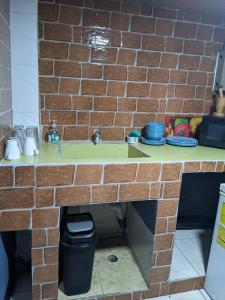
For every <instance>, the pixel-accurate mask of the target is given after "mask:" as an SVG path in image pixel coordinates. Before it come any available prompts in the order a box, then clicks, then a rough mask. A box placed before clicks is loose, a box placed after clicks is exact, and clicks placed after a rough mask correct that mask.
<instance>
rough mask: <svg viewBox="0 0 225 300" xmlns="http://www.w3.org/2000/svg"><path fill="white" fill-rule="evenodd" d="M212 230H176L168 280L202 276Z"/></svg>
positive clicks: (205, 265)
mask: <svg viewBox="0 0 225 300" xmlns="http://www.w3.org/2000/svg"><path fill="white" fill-rule="evenodd" d="M211 239H212V231H205V230H177V231H176V234H175V243H174V251H173V257H172V266H171V271H170V280H171V281H174V280H179V279H187V278H193V277H198V276H204V275H205V272H206V268H207V262H208V256H209V252H210V244H211Z"/></svg>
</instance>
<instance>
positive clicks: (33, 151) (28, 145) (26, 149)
mask: <svg viewBox="0 0 225 300" xmlns="http://www.w3.org/2000/svg"><path fill="white" fill-rule="evenodd" d="M38 153H39V151H38V149H37V146H36V144H35V140H34V138H33V137H29V136H27V137H26V138H25V142H24V145H23V154H24V155H26V156H33V155H38Z"/></svg>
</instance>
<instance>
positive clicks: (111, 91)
mask: <svg viewBox="0 0 225 300" xmlns="http://www.w3.org/2000/svg"><path fill="white" fill-rule="evenodd" d="M125 89H126V83H125V82H120V81H108V88H107V95H108V96H115V97H116V96H117V97H123V96H124V94H125Z"/></svg>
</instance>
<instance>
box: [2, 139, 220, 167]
mask: <svg viewBox="0 0 225 300" xmlns="http://www.w3.org/2000/svg"><path fill="white" fill-rule="evenodd" d="M111 143H112V142H111ZM73 144H74V143H73ZM120 144H121V143H120ZM67 145H68V149H69V147H70V143H67ZM95 147H98V145H97V146H95ZM135 147H136V148H138V149H140V150H142V151H144V152H145V154H147V155H149V157H138V158H126V157H124V158H104V159H103V158H101V159H99V158H89V159H75V158H74V159H71V158H70V159H68V158H62V157H60V151H59V145H58V144H48V143H42V144H41V146H40V149H39V155H38V156H33V157H25V156H21V158H20V159H19V160H12V161H6V160H2V161H1V162H0V166H7V165H9V166H12V165H13V166H14V165H15V166H16V165H61V164H64V165H65V164H77V163H81V164H83V163H84V164H85V163H114V162H115V163H130V162H147V163H150V162H175V161H179V162H181V161H225V150H224V149H217V148H210V147H203V146H196V147H176V146H171V145H163V146H149V145H144V144H141V143H138V144H136V145H135ZM70 152H71V151H70Z"/></svg>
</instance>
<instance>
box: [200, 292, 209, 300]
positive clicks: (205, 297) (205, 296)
mask: <svg viewBox="0 0 225 300" xmlns="http://www.w3.org/2000/svg"><path fill="white" fill-rule="evenodd" d="M200 292H201V294H202V295H203V296H204V299H205V300H211V298H210V297H209V295H208V294H207V293H206V291H205V290H200Z"/></svg>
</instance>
